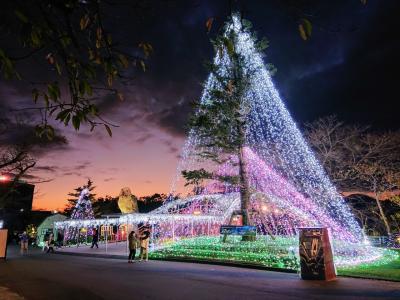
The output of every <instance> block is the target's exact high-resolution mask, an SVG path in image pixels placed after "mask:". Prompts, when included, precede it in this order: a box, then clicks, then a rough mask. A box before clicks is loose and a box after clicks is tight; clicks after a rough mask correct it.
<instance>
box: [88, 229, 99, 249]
mask: <svg viewBox="0 0 400 300" xmlns="http://www.w3.org/2000/svg"><path fill="white" fill-rule="evenodd" d="M98 241H99V234H98V232H97V229H96V228H93V230H92V246H90V248H93V247H94V246H96V248H99V245H98V244H97V242H98Z"/></svg>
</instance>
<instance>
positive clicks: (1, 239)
mask: <svg viewBox="0 0 400 300" xmlns="http://www.w3.org/2000/svg"><path fill="white" fill-rule="evenodd" d="M7 234H8V230H7V229H0V258H4V259H5V258H6V256H7Z"/></svg>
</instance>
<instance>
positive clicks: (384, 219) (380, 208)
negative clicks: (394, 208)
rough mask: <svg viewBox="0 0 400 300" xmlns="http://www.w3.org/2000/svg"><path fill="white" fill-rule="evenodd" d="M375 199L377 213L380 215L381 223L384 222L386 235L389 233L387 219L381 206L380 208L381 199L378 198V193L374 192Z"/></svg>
mask: <svg viewBox="0 0 400 300" xmlns="http://www.w3.org/2000/svg"><path fill="white" fill-rule="evenodd" d="M375 201H376V205H377V206H378V209H379V214H380V216H381V219H382V221H383V223H384V224H385V227H386V232H387V234H388V235H391V231H390V225H389V222H388V220H387V218H386V215H385V213H384V211H383V208H382V205H381V201H380V200H379V195H378V193H375Z"/></svg>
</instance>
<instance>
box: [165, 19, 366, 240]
mask: <svg viewBox="0 0 400 300" xmlns="http://www.w3.org/2000/svg"><path fill="white" fill-rule="evenodd" d="M260 45H261V46H263V45H262V43H261V44H260V43H259V42H257V41H256V39H255V38H254V34H253V33H252V32H251V31H250V24H249V22H247V21H244V20H242V19H241V18H240V17H239V16H237V15H233V16H232V17H231V19H230V20H229V21H228V22H227V24H226V26H225V28H224V30H223V34H222V35H220V36H218V37H217V38H216V39H215V41H214V46H215V50H216V56H215V58H214V61H213V64H212V65H211V73H210V75H209V77H208V79H207V82H206V84H205V89H204V91H203V95H202V97H201V100H200V101H199V104H198V107H197V110H196V112H195V115H194V117H193V119H192V122H191V130H190V132H189V137H188V139H187V142H186V144H185V146H184V149H183V153H182V159H181V161H180V163H179V166H178V175H177V180H176V181H175V182H174V184H173V187H172V191H171V192H176V191H179V192H182V191H184V189H185V188H184V186H188V185H189V186H190V185H193V184H194V185H195V194H199V193H202V194H203V195H204V197H203V199H209V198H210V197H211V195H217V194H221V193H224V194H225V195H226V196H225V197H222V198H221V200H218V201H219V202H220V201H231V203H233V204H234V205H233V206H234V207H235V209H240V210H241V213H242V215H243V221H244V223H245V224H253V225H257V226H259V228H266V231H268V232H271V231H272V232H273V233H275V234H284V235H293V234H295V229H296V228H297V227H301V226H326V227H329V228H331V230H332V232H333V234H334V236H335V237H336V238H339V239H341V240H347V241H353V242H356V241H361V240H362V231H361V229H360V226H359V224H358V223H357V222H356V220H355V218H354V216H353V215H352V213H351V211H350V209H349V208H348V206H347V205H346V203H345V202H344V199H343V198H342V197H341V196H340V195H339V193H338V192H337V190H336V188H335V187H334V186H333V184H332V183H331V182H330V180H329V178H328V176H327V175H326V173H325V172H324V170H323V168H322V167H321V165H320V164H319V162H318V161H317V159H316V158H315V156H314V154H313V153H312V151H311V149H310V147H309V146H308V145H307V143H306V141H305V140H304V138H303V136H302V134H301V132H300V131H299V129H298V128H297V126H296V124H295V122H294V121H293V119H292V118H291V116H290V114H289V112H288V111H287V109H286V107H285V105H284V103H283V101H282V100H281V98H280V96H279V93H278V91H277V90H276V88H275V87H274V84H273V82H272V80H271V75H270V72H269V71H268V68H267V67H266V65H265V64H264V61H263V55H262V53H261V52H260V49H262V48H263V47H260ZM180 174H182V175H183V176H180ZM182 177H183V178H182ZM182 179H184V180H182ZM221 186H223V187H224V189H221ZM186 190H187V188H186ZM188 192H190V191H188ZM192 194H193V192H192ZM207 197H208V198H207ZM232 198H233V199H235V200H234V202H232ZM196 199H198V200H196V201H203V200H201V199H200V198H199V197H197V198H196ZM190 201H192V200H190ZM218 201H217V202H218ZM168 207H169V209H170V211H171V204H169V206H168ZM221 207H227V206H226V205H222V206H221ZM179 209H180V208H179ZM185 209H186V210H187V211H190V209H188V208H187V206H186V208H185ZM230 211H231V212H232V210H230ZM224 213H225V212H224Z"/></svg>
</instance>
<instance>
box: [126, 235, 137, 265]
mask: <svg viewBox="0 0 400 300" xmlns="http://www.w3.org/2000/svg"><path fill="white" fill-rule="evenodd" d="M137 244H138V238H137V235H136V233H135V232H134V231H133V230H132V231H131V232H130V233H129V236H128V246H129V256H128V263H133V261H134V260H135V255H136V247H137Z"/></svg>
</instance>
